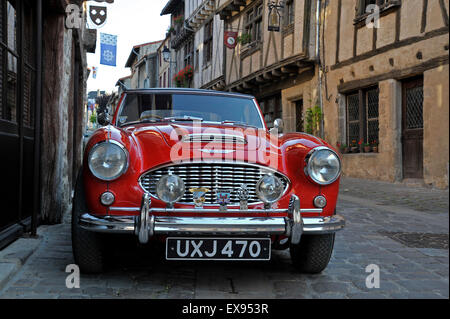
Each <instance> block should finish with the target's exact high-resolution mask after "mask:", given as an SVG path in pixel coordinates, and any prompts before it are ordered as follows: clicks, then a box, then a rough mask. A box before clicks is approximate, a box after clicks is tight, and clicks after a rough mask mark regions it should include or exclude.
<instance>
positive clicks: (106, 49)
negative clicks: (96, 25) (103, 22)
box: [100, 33, 117, 66]
mask: <svg viewBox="0 0 450 319" xmlns="http://www.w3.org/2000/svg"><path fill="white" fill-rule="evenodd" d="M116 57H117V35H112V34H107V33H100V64H104V65H109V66H116Z"/></svg>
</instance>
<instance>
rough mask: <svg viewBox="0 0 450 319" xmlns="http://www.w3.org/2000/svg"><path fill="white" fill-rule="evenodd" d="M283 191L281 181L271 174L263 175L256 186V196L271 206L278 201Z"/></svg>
mask: <svg viewBox="0 0 450 319" xmlns="http://www.w3.org/2000/svg"><path fill="white" fill-rule="evenodd" d="M283 190H284V185H283V183H282V182H281V180H280V179H279V178H278V177H276V176H274V175H272V174H268V175H264V176H263V177H261V179H260V180H259V181H258V183H257V184H256V195H258V197H259V199H260V200H262V201H263V202H264V203H267V204H272V203H275V202H276V201H277V200H279V199H280V197H281V195H282V194H283Z"/></svg>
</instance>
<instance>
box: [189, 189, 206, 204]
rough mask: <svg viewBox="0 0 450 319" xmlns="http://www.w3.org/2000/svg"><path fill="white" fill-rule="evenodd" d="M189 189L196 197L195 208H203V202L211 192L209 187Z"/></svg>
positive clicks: (194, 197)
mask: <svg viewBox="0 0 450 319" xmlns="http://www.w3.org/2000/svg"><path fill="white" fill-rule="evenodd" d="M189 191H190V192H191V193H192V197H193V199H194V204H195V208H203V204H204V203H205V200H206V193H207V192H209V189H208V188H205V187H198V188H191V189H189Z"/></svg>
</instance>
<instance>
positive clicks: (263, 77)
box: [226, 55, 314, 92]
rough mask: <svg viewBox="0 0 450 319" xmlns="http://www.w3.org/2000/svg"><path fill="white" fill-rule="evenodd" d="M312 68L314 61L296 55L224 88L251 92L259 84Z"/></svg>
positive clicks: (272, 81)
mask: <svg viewBox="0 0 450 319" xmlns="http://www.w3.org/2000/svg"><path fill="white" fill-rule="evenodd" d="M313 68H314V62H312V61H309V60H307V57H306V56H305V55H297V56H294V57H290V58H287V59H285V60H284V61H281V62H279V63H276V64H274V65H272V66H270V67H268V68H264V69H262V70H259V71H257V72H254V73H252V74H251V75H248V76H246V77H244V78H242V79H240V80H238V81H235V82H233V83H231V84H229V85H228V86H227V87H226V89H227V90H236V91H238V92H244V91H250V92H251V91H252V90H254V89H256V88H257V87H259V86H261V85H265V84H271V83H276V82H279V81H282V80H286V79H289V78H291V79H295V78H297V77H298V76H300V75H301V74H303V73H305V72H307V71H309V70H311V69H313Z"/></svg>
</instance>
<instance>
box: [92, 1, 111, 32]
mask: <svg viewBox="0 0 450 319" xmlns="http://www.w3.org/2000/svg"><path fill="white" fill-rule="evenodd" d="M107 9H108V8H107V7H103V6H93V5H91V6H89V19H90V22H91V23H92V24H93V25H95V26H96V27H97V28H101V27H103V26H104V25H105V23H106V15H107Z"/></svg>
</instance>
